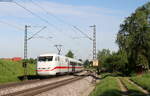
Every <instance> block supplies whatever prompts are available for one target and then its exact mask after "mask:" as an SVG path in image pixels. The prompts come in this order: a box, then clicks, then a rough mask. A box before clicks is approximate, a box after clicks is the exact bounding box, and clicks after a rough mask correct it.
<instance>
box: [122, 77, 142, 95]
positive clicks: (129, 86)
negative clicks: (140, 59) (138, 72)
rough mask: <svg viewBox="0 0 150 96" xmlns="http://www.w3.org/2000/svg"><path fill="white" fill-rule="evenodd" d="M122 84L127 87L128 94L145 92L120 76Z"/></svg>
mask: <svg viewBox="0 0 150 96" xmlns="http://www.w3.org/2000/svg"><path fill="white" fill-rule="evenodd" d="M121 79H122V82H123V84H124V85H125V86H126V88H127V89H128V95H129V96H144V95H145V94H144V93H142V91H141V90H140V89H139V88H138V87H137V86H135V85H133V84H131V83H130V82H129V81H128V80H127V79H126V78H121Z"/></svg>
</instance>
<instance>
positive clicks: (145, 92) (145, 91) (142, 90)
mask: <svg viewBox="0 0 150 96" xmlns="http://www.w3.org/2000/svg"><path fill="white" fill-rule="evenodd" d="M125 79H126V80H127V81H128V82H129V83H131V84H133V85H135V86H136V87H137V88H138V89H140V90H141V92H143V93H144V94H147V95H148V94H149V92H148V91H147V90H145V89H143V88H142V87H141V86H139V85H137V84H136V83H134V82H133V81H131V80H130V79H129V78H125Z"/></svg>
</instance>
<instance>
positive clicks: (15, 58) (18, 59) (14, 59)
mask: <svg viewBox="0 0 150 96" xmlns="http://www.w3.org/2000/svg"><path fill="white" fill-rule="evenodd" d="M11 60H12V61H21V60H22V58H21V57H13V58H12V59H11Z"/></svg>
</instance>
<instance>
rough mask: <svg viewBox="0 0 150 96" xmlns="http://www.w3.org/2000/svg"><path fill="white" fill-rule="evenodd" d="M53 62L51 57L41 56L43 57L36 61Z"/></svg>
mask: <svg viewBox="0 0 150 96" xmlns="http://www.w3.org/2000/svg"><path fill="white" fill-rule="evenodd" d="M52 60H53V56H43V57H39V58H38V61H41V62H42V61H52Z"/></svg>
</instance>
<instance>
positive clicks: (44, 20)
mask: <svg viewBox="0 0 150 96" xmlns="http://www.w3.org/2000/svg"><path fill="white" fill-rule="evenodd" d="M13 2H14V3H15V4H16V5H18V6H19V7H21V8H23V9H24V10H26V11H28V12H29V13H30V14H32V15H33V16H35V17H37V18H39V19H40V20H42V21H43V22H45V23H47V24H48V25H50V26H52V27H53V28H55V29H56V30H57V31H61V30H60V29H59V28H57V27H56V26H55V25H54V24H52V23H50V22H49V21H48V20H46V19H44V18H42V17H41V16H39V15H37V14H36V13H34V12H32V11H31V10H29V9H28V8H26V7H24V6H23V5H21V4H19V3H17V2H15V1H13Z"/></svg>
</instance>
